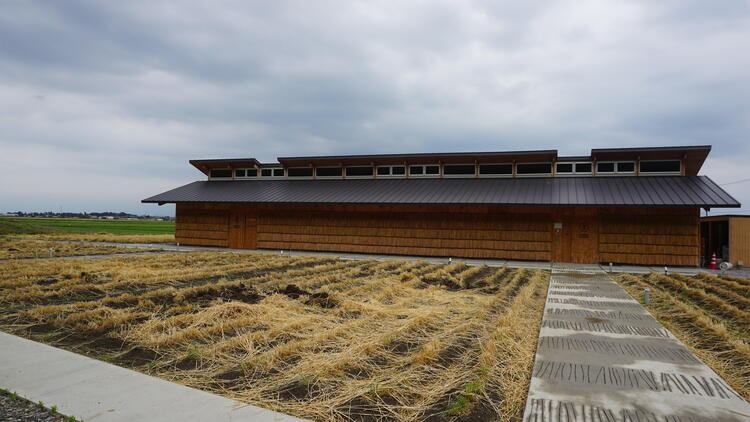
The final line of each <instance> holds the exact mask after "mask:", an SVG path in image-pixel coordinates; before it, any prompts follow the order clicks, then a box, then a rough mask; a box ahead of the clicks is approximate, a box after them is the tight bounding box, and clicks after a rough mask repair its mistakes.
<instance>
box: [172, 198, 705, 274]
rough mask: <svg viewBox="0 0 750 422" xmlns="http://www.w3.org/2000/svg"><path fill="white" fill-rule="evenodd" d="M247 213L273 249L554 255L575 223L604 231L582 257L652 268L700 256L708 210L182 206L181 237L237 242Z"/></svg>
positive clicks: (260, 240) (261, 244)
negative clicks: (701, 219) (561, 228)
mask: <svg viewBox="0 0 750 422" xmlns="http://www.w3.org/2000/svg"><path fill="white" fill-rule="evenodd" d="M237 212H241V213H244V215H246V216H250V218H249V219H247V220H245V221H246V223H247V222H249V223H247V224H248V226H249V227H257V229H256V230H255V233H256V238H257V247H258V248H267V249H298V250H311V251H333V252H360V253H381V254H405V255H424V256H455V257H467V258H500V259H502V258H505V259H525V260H550V259H551V246H552V241H553V229H552V227H553V226H552V223H553V221H562V220H565V221H569V220H570V222H576V221H577V222H579V223H580V222H581V221H590V222H591V224H593V226H592V227H594V228H597V229H592V232H591V234H590V236H591V237H590V238H591V239H593V240H594V243H593V245H594V249H593V250H592V251H590V252H586V253H583V254H582V253H578V255H585V256H583V257H581V256H579V257H578V258H581V259H589V260H592V261H594V260H597V261H601V262H615V263H632V264H646V265H697V264H698V259H699V258H698V254H699V250H698V249H699V241H700V233H699V230H700V229H699V225H698V215H699V213H698V209H686V208H572V207H557V208H555V207H488V206H478V207H468V206H445V207H439V206H424V207H422V206H405V205H401V206H385V205H383V206H381V205H367V206H353V205H342V206H332V205H310V206H302V205H288V206H287V205H284V206H280V205H277V206H273V205H253V206H250V205H240V204H178V206H177V218H176V221H177V231H176V233H177V238H178V241H179V242H180V243H184V244H195V245H215V246H227V243H228V228H229V215H230V213H237ZM256 214H257V218H255V217H253V216H255V215H256ZM255 224H257V226H255ZM252 234H253V233H250V234H247V233H246V236H249V237H247V238H246V240H245V243H246V244H252V241H253V240H255V239H254V238H253V237H252ZM248 239H250V240H249V241H248ZM579 242H580V239H579V241H578V242H569V243H570V246H569V249H570V248H576V244H577V243H579ZM597 245H598V246H597ZM246 247H248V246H246ZM579 252H580V251H579ZM597 252H598V258H597V256H596V255H597ZM572 256H576V254H572V255H571V257H572ZM578 258H576V259H578ZM571 259H572V258H571Z"/></svg>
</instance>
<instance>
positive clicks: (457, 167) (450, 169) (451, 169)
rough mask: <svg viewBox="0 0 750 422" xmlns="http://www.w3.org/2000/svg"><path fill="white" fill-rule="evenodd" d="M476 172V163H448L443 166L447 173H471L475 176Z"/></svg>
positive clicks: (470, 174) (444, 171)
mask: <svg viewBox="0 0 750 422" xmlns="http://www.w3.org/2000/svg"><path fill="white" fill-rule="evenodd" d="M474 172H475V167H474V164H446V165H444V166H443V173H445V174H447V175H459V174H460V175H469V176H473V175H474Z"/></svg>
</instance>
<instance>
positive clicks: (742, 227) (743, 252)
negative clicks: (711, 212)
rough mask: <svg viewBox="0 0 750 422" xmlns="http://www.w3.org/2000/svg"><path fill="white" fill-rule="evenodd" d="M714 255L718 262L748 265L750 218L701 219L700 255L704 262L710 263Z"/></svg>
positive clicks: (749, 257) (721, 216) (723, 217)
mask: <svg viewBox="0 0 750 422" xmlns="http://www.w3.org/2000/svg"><path fill="white" fill-rule="evenodd" d="M714 253H715V254H716V257H717V259H718V260H719V261H728V262H729V263H731V264H732V265H734V266H740V267H743V266H746V265H748V264H750V216H748V215H717V216H710V217H703V218H701V255H702V256H703V259H704V262H711V255H712V254H714Z"/></svg>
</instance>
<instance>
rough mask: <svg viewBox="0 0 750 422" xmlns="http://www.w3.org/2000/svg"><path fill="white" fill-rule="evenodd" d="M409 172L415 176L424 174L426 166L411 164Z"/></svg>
mask: <svg viewBox="0 0 750 422" xmlns="http://www.w3.org/2000/svg"><path fill="white" fill-rule="evenodd" d="M409 174H412V175H415V176H421V175H423V174H424V167H423V166H409Z"/></svg>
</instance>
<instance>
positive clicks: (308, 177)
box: [286, 166, 315, 180]
mask: <svg viewBox="0 0 750 422" xmlns="http://www.w3.org/2000/svg"><path fill="white" fill-rule="evenodd" d="M290 169H310V175H309V176H290V175H289V170H290ZM314 175H315V171H314V170H313V168H312V167H308V166H297V167H287V168H286V178H287V179H296V180H312V178H313V176H314Z"/></svg>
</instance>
